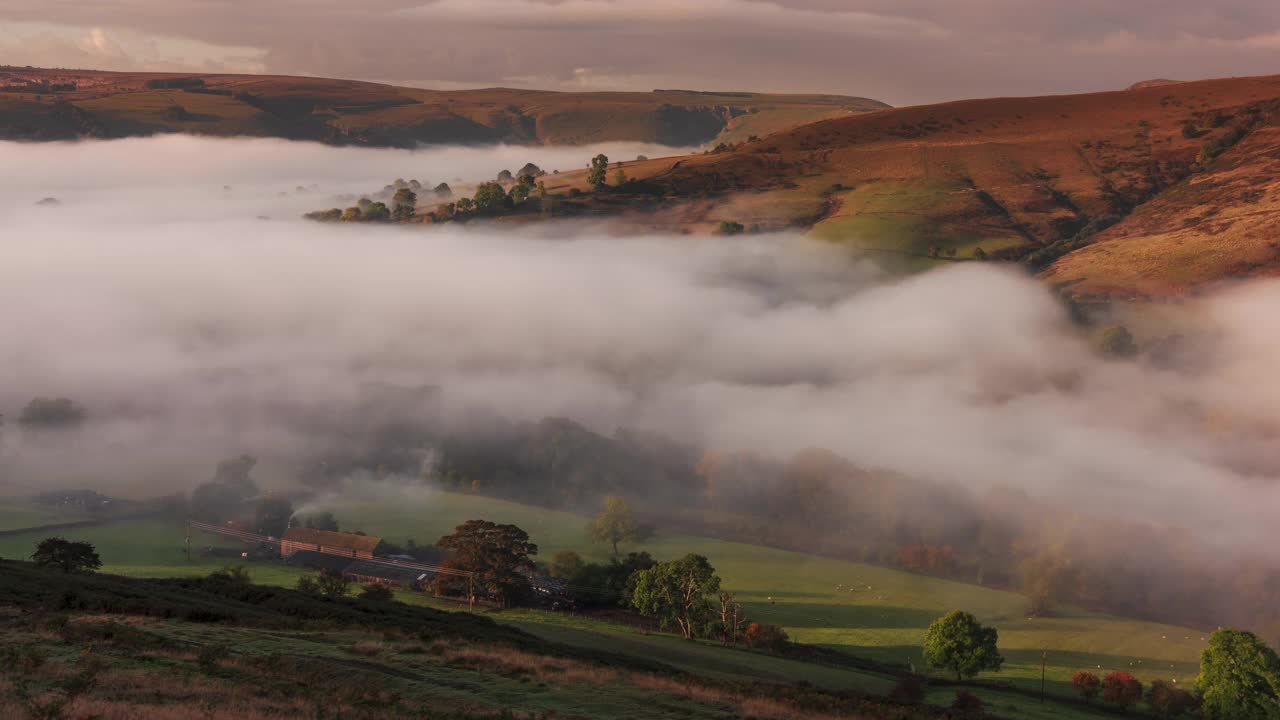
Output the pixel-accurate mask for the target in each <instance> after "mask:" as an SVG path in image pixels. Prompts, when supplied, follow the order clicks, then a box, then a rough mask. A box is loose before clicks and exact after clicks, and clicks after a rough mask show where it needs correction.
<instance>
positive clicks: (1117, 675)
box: [1102, 671, 1142, 709]
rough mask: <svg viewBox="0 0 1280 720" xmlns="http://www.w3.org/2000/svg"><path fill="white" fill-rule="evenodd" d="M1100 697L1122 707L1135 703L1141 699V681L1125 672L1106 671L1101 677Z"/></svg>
mask: <svg viewBox="0 0 1280 720" xmlns="http://www.w3.org/2000/svg"><path fill="white" fill-rule="evenodd" d="M1102 699H1103V700H1106V701H1107V702H1109V703H1111V704H1112V705H1116V706H1119V707H1120V708H1122V709H1124V708H1128V707H1130V706H1132V705H1136V704H1137V703H1138V701H1139V700H1141V699H1142V683H1141V682H1139V681H1138V679H1137V678H1135V677H1134V676H1132V675H1130V674H1129V673H1127V672H1121V671H1116V672H1113V673H1108V674H1107V676H1106V677H1105V678H1103V679H1102Z"/></svg>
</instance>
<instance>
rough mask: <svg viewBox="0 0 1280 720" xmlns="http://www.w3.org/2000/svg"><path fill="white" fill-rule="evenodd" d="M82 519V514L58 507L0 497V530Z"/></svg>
mask: <svg viewBox="0 0 1280 720" xmlns="http://www.w3.org/2000/svg"><path fill="white" fill-rule="evenodd" d="M84 519H85V516H84V515H80V514H77V513H70V512H64V511H62V510H59V509H58V508H51V507H44V506H40V505H32V504H29V503H25V502H20V501H6V500H4V499H0V532H4V531H8V530H22V529H24V528H31V527H39V526H41V525H53V524H56V523H65V522H76V521H78V520H84Z"/></svg>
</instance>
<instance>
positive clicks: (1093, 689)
mask: <svg viewBox="0 0 1280 720" xmlns="http://www.w3.org/2000/svg"><path fill="white" fill-rule="evenodd" d="M1071 687H1072V689H1074V690H1075V691H1076V693H1077V694H1078V695H1080V697H1082V698H1084V701H1085V702H1093V699H1094V698H1096V697H1098V693H1099V692H1102V679H1101V678H1099V677H1098V676H1097V675H1094V674H1093V673H1091V672H1089V671H1088V670H1080V671H1079V672H1077V673H1076V674H1075V675H1072V676H1071Z"/></svg>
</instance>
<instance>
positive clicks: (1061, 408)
mask: <svg viewBox="0 0 1280 720" xmlns="http://www.w3.org/2000/svg"><path fill="white" fill-rule="evenodd" d="M599 151H601V148H572V149H567V150H566V149H548V148H497V149H456V148H455V149H440V150H430V151H421V152H414V153H409V152H404V151H382V150H363V149H334V148H327V147H322V146H314V145H306V144H289V143H284V142H276V141H266V140H213V139H195V138H191V137H165V138H156V139H145V140H127V141H114V142H106V143H87V144H60V145H14V144H3V145H0V162H2V163H3V165H4V167H5V168H6V169H7V171H8V172H6V173H5V174H4V175H3V177H0V233H2V234H3V240H2V241H0V303H3V307H5V308H6V310H7V312H6V320H7V322H6V323H4V324H3V325H0V410H2V411H3V412H4V414H5V416H6V417H7V418H9V419H12V418H14V417H15V416H16V415H17V413H18V412H19V411H20V409H21V408H22V407H23V405H24V404H25V403H26V402H27V401H28V400H30V399H31V398H32V397H35V396H66V397H70V398H72V399H74V400H76V401H77V402H79V403H80V404H82V405H84V406H85V407H86V408H87V409H88V411H89V414H90V421H89V422H88V423H87V424H86V425H85V426H84V427H82V428H81V429H79V430H76V431H71V432H65V433H61V432H60V433H52V432H44V433H37V432H32V431H29V430H24V429H22V428H19V427H16V426H15V424H14V423H12V422H10V423H7V424H6V429H5V438H4V448H3V455H0V459H2V460H0V466H2V467H3V469H2V470H0V472H2V473H3V474H0V491H3V490H5V489H9V488H13V489H21V490H27V489H30V488H34V487H41V486H42V485H44V484H49V485H50V486H52V484H59V485H63V484H69V483H76V482H80V483H82V484H83V483H96V484H97V485H99V486H102V487H110V488H115V489H120V488H124V489H134V490H136V491H141V490H143V489H145V490H146V491H148V492H156V491H160V492H173V491H185V490H187V489H189V488H190V486H191V485H192V483H194V482H197V481H199V480H202V479H205V478H206V477H207V476H208V474H209V470H210V468H211V467H212V465H213V464H214V463H215V462H216V461H217V460H218V459H220V458H222V457H225V456H228V455H232V454H238V453H240V452H249V453H252V454H254V455H256V456H258V457H259V458H261V459H262V463H261V464H260V465H259V470H260V472H259V474H260V475H262V476H263V478H264V479H266V480H267V481H268V482H273V481H274V482H286V481H291V480H293V479H294V477H295V475H294V473H296V471H297V469H298V468H299V467H301V466H302V463H303V462H304V461H305V460H306V459H307V458H309V457H312V456H315V455H316V454H318V453H324V452H327V451H330V450H332V449H333V448H337V447H341V446H342V444H343V443H344V442H347V441H348V440H349V434H350V430H351V428H353V427H360V426H361V425H362V424H363V422H364V420H365V419H366V418H372V416H374V415H376V414H377V413H381V412H392V411H394V412H396V413H405V414H408V415H413V414H414V413H427V412H430V413H438V414H440V415H442V416H443V417H446V418H449V417H462V416H464V415H469V414H473V413H474V412H476V411H477V410H480V411H491V412H494V413H497V414H500V415H502V416H506V417H510V418H522V419H538V418H542V417H545V416H565V417H570V418H573V419H575V420H578V421H579V422H582V423H584V424H586V425H588V426H589V427H591V428H592V429H595V430H597V431H599V432H603V433H611V432H613V431H614V430H615V429H617V428H621V427H626V428H635V429H641V430H646V431H651V432H656V433H661V434H663V435H666V436H670V437H675V438H680V439H681V440H685V441H689V442H693V443H697V444H700V445H702V446H704V447H709V448H722V449H735V448H752V449H755V450H758V451H761V452H764V453H771V454H776V455H779V456H782V455H787V454H790V453H794V452H796V451H799V450H802V449H805V448H809V447H825V448H829V449H831V450H834V451H836V452H838V453H840V454H842V455H844V456H846V457H848V458H849V459H851V460H852V461H853V462H855V463H858V464H860V465H863V466H868V467H878V468H884V469H888V470H893V471H896V472H899V473H903V474H907V475H912V476H918V477H922V478H928V479H930V480H934V481H938V482H945V483H954V484H957V485H962V486H965V487H969V488H974V489H978V490H981V489H984V488H989V487H994V486H1008V487H1015V488H1023V489H1025V490H1026V491H1027V492H1028V493H1029V494H1031V495H1034V496H1037V497H1041V498H1044V499H1046V500H1048V501H1051V502H1055V503H1060V504H1064V505H1067V506H1070V507H1075V508H1077V509H1080V510H1082V511H1085V512H1092V513H1098V514H1104V515H1107V514H1110V515H1118V516H1120V517H1125V518H1131V519H1139V520H1146V521H1150V522H1155V523H1159V524H1171V525H1186V526H1194V527H1195V528H1196V529H1197V530H1199V531H1200V532H1202V533H1203V534H1204V537H1205V538H1207V539H1209V540H1213V541H1216V542H1222V543H1228V542H1230V543H1251V542H1257V541H1259V540H1260V539H1261V538H1263V537H1265V535H1264V533H1265V532H1266V530H1267V527H1266V523H1267V518H1268V517H1269V516H1270V515H1271V514H1273V513H1274V512H1276V511H1277V510H1280V502H1278V500H1280V498H1278V497H1277V490H1276V484H1275V482H1274V476H1275V474H1276V471H1277V466H1278V465H1280V459H1278V458H1277V457H1276V456H1275V452H1274V450H1273V449H1272V448H1273V447H1275V440H1276V435H1277V434H1278V433H1280V417H1278V414H1280V410H1277V408H1280V402H1278V401H1280V385H1278V384H1277V382H1276V381H1275V379H1274V375H1275V373H1274V371H1273V368H1274V367H1275V366H1276V363H1277V361H1280V340H1278V339H1277V336H1276V334H1275V333H1274V332H1273V331H1272V328H1271V323H1269V322H1268V319H1269V318H1270V317H1273V316H1274V315H1275V314H1276V311H1277V310H1280V285H1277V284H1275V283H1272V282H1262V283H1256V284H1252V285H1247V286H1241V287H1237V288H1234V289H1231V290H1229V291H1227V292H1225V293H1223V294H1221V295H1219V296H1216V297H1213V298H1210V299H1207V300H1203V301H1198V302H1196V303H1194V304H1188V305H1186V306H1182V307H1179V308H1178V309H1176V311H1167V312H1166V313H1164V314H1160V315H1157V314H1155V313H1149V314H1148V315H1149V317H1148V316H1147V315H1144V316H1143V318H1141V319H1140V327H1141V328H1142V329H1141V331H1140V332H1139V336H1140V339H1143V340H1152V339H1159V338H1162V337H1165V336H1170V335H1173V334H1174V333H1175V332H1176V333H1180V334H1181V335H1182V336H1183V337H1182V340H1181V341H1180V342H1172V343H1166V348H1165V350H1166V351H1165V352H1162V353H1161V355H1160V357H1150V358H1146V359H1140V360H1133V361H1109V360H1106V359H1103V358H1102V357H1100V356H1099V355H1098V354H1097V353H1095V352H1094V351H1093V350H1092V348H1091V345H1090V342H1089V338H1088V337H1086V333H1084V332H1083V331H1082V330H1080V329H1079V328H1077V327H1075V326H1073V325H1072V324H1071V323H1070V322H1069V320H1068V318H1067V314H1066V312H1065V311H1064V309H1063V307H1062V306H1061V304H1060V303H1059V302H1058V301H1057V300H1056V299H1054V298H1053V297H1052V295H1051V294H1050V293H1049V292H1048V291H1047V290H1046V288H1044V287H1043V286H1042V285H1040V284H1039V283H1037V282H1036V281H1035V280H1034V279H1032V278H1029V277H1027V276H1025V275H1022V274H1020V273H1018V272H1015V271H1011V270H1005V269H1000V268H998V267H995V266H990V265H979V264H962V265H959V266H957V267H955V268H953V269H949V270H944V271H938V272H932V273H928V274H925V275H919V276H914V277H910V278H906V279H894V278H888V277H883V276H881V275H880V274H879V272H878V271H877V270H876V269H875V268H874V267H873V266H871V265H868V264H865V263H862V262H860V261H858V260H857V259H856V258H854V257H851V256H850V255H848V254H847V253H846V252H844V251H842V250H841V249H840V248H838V247H834V246H829V245H824V244H819V243H815V242H812V241H809V240H806V239H804V238H801V237H796V236H791V235H774V236H752V237H746V238H743V237H738V238H732V239H726V238H715V239H710V238H704V239H693V238H690V237H659V236H641V237H634V236H633V237H626V238H619V237H612V236H611V235H610V233H609V232H608V231H607V228H605V227H602V226H599V225H588V224H580V225H556V226H552V227H550V228H548V227H545V226H544V227H540V228H537V229H536V231H520V230H513V229H510V228H506V227H498V226H494V225H484V224H478V225H472V226H467V227H462V226H437V227H423V226H416V225H415V226H412V227H396V226H369V225H347V224H340V225H338V224H316V223H309V222H306V221H304V220H301V219H300V218H299V215H300V214H301V213H302V212H304V211H306V210H313V209H319V208H325V207H330V206H333V205H336V204H338V202H337V200H335V198H338V197H341V196H348V195H351V194H358V193H360V192H368V191H373V190H377V189H379V188H381V187H382V186H383V185H384V184H386V183H387V182H389V181H390V180H392V179H394V178H396V177H403V178H405V179H408V178H410V177H415V178H418V179H420V180H422V181H424V182H427V181H429V182H431V183H436V182H441V181H446V182H450V183H454V182H455V181H457V179H459V178H460V179H462V180H463V181H466V182H474V181H478V180H483V179H488V178H490V177H493V176H494V175H495V174H496V173H497V171H498V170H501V169H503V168H509V169H514V168H516V167H519V166H520V165H522V164H523V163H524V162H526V161H533V162H535V163H537V164H539V165H541V166H542V167H543V168H546V169H550V168H555V167H559V168H569V167H576V166H577V165H579V164H585V163H586V161H587V159H588V158H590V157H591V156H592V155H594V154H595V153H596V152H599ZM603 151H604V152H606V153H608V154H610V155H611V157H623V158H625V157H629V156H631V155H632V154H634V153H639V152H646V153H647V154H650V155H656V154H659V153H658V152H657V151H655V150H654V149H653V148H638V147H630V148H625V149H621V148H603ZM224 186H229V189H227V188H226V187H224ZM299 187H301V188H302V190H299V189H298V188H299ZM44 197H55V198H57V200H58V201H59V202H58V204H57V205H49V204H46V205H37V204H35V203H36V201H38V200H40V199H42V198H44ZM263 218H267V219H263ZM1169 317H1174V318H1176V327H1174V326H1173V325H1174V324H1173V323H1171V322H1170V321H1169V320H1168V318H1169ZM1151 318H1154V319H1151ZM1135 322H1139V321H1135ZM389 408H390V409H389ZM273 472H274V473H275V474H276V476H275V477H273V476H272V473H273ZM5 484H7V485H8V486H9V488H5Z"/></svg>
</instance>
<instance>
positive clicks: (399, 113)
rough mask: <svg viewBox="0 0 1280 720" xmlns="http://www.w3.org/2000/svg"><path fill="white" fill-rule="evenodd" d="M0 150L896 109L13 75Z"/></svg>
mask: <svg viewBox="0 0 1280 720" xmlns="http://www.w3.org/2000/svg"><path fill="white" fill-rule="evenodd" d="M0 91H3V92H0V139H23V140H63V139H73V138H77V137H103V138H112V137H128V136H135V135H149V134H153V133H161V132H186V133H197V134H204V135H220V136H233V135H247V136H259V137H281V138H288V139H293V140H316V141H322V142H329V143H341V144H361V145H373V146H390V147H408V146H413V145H417V144H420V143H476V144H483V143H497V142H510V143H534V144H566V145H573V144H586V143H595V142H606V141H641V142H656V143H662V144H668V145H681V146H688V145H696V144H699V143H704V142H710V141H724V140H733V139H737V138H739V137H742V138H745V137H747V136H749V135H760V134H767V133H770V132H775V131H778V130H782V129H785V128H788V127H793V126H796V125H801V124H804V123H808V122H813V121H816V120H821V119H827V118H833V117H843V116H845V115H849V114H851V113H859V112H866V111H870V110H878V109H881V108H885V107H888V106H887V105H885V104H884V103H881V102H878V101H875V100H868V99H866V98H857V97H844V96H838V95H765V94H759V93H745V92H695V91H688V90H655V91H653V92H648V93H645V92H574V93H561V92H545V91H535V90H513V89H507V88H489V89H482V90H458V91H436V90H424V89H420V88H409V87H395V86H391V85H382V84H377V83H369V82H359V81H354V80H332V79H325V78H310V77H287V76H270V75H263V76H257V75H193V74H174V73H114V72H98V71H89V70H85V71H80V70H45V69H36V68H15V67H0Z"/></svg>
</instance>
